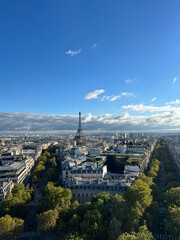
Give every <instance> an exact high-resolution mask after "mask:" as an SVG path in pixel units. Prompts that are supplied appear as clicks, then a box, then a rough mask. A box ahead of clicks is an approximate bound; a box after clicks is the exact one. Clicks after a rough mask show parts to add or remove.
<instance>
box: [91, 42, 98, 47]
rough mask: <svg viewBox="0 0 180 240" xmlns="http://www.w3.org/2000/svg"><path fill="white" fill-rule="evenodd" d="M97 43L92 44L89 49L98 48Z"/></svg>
mask: <svg viewBox="0 0 180 240" xmlns="http://www.w3.org/2000/svg"><path fill="white" fill-rule="evenodd" d="M98 45H99V44H98V43H93V45H92V46H91V48H97V47H98Z"/></svg>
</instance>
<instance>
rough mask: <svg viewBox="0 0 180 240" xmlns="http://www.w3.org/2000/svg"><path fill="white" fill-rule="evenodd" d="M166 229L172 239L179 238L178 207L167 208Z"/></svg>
mask: <svg viewBox="0 0 180 240" xmlns="http://www.w3.org/2000/svg"><path fill="white" fill-rule="evenodd" d="M167 229H168V231H169V232H170V233H171V234H172V235H173V236H174V237H180V231H179V229H180V207H177V206H170V207H169V208H168V218H167ZM178 239H179V238H178Z"/></svg>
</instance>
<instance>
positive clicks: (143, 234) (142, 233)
mask: <svg viewBox="0 0 180 240" xmlns="http://www.w3.org/2000/svg"><path fill="white" fill-rule="evenodd" d="M136 236H137V240H144V239H146V240H153V239H154V238H153V235H152V233H151V232H150V231H149V230H148V228H147V227H146V226H145V225H143V226H141V227H139V232H138V233H137V234H136Z"/></svg>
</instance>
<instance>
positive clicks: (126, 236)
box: [118, 233, 137, 240]
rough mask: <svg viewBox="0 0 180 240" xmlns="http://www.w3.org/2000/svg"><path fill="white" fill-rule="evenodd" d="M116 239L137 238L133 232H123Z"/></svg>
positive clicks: (127, 239) (131, 239)
mask: <svg viewBox="0 0 180 240" xmlns="http://www.w3.org/2000/svg"><path fill="white" fill-rule="evenodd" d="M118 240H137V237H136V235H135V233H132V234H129V233H123V234H122V235H120V236H119V238H118Z"/></svg>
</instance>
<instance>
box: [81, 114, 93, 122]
mask: <svg viewBox="0 0 180 240" xmlns="http://www.w3.org/2000/svg"><path fill="white" fill-rule="evenodd" d="M91 119H92V114H91V113H88V114H87V116H85V117H83V119H82V120H83V122H90V121H91Z"/></svg>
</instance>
